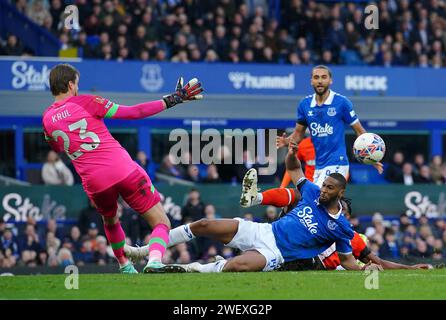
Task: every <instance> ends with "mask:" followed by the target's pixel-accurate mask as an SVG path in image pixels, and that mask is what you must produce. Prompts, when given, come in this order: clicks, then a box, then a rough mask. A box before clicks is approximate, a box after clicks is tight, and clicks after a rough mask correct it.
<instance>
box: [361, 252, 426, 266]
mask: <svg viewBox="0 0 446 320" xmlns="http://www.w3.org/2000/svg"><path fill="white" fill-rule="evenodd" d="M360 260H361V261H362V262H364V263H370V262H372V263H375V264H379V265H381V266H382V267H383V268H384V269H432V268H433V267H432V265H430V264H426V263H421V264H415V265H412V266H410V265H407V264H402V263H396V262H392V261H389V260H385V259H382V258H380V257H378V256H377V255H375V254H374V253H373V252H369V254H367V255H366V256H364V257H362V258H361V259H360Z"/></svg>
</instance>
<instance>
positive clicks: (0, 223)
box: [0, 217, 6, 237]
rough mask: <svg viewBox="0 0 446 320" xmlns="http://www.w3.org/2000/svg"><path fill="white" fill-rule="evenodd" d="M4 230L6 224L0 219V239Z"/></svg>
mask: <svg viewBox="0 0 446 320" xmlns="http://www.w3.org/2000/svg"><path fill="white" fill-rule="evenodd" d="M5 230H6V223H5V220H3V217H0V237H2V236H3V233H4V232H5Z"/></svg>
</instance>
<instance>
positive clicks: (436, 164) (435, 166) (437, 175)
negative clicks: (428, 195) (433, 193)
mask: <svg viewBox="0 0 446 320" xmlns="http://www.w3.org/2000/svg"><path fill="white" fill-rule="evenodd" d="M429 166H430V171H431V177H432V181H433V182H434V183H435V184H439V185H441V184H444V183H445V182H446V181H445V180H444V179H443V176H442V174H441V171H442V167H443V166H444V163H443V159H442V157H441V156H440V155H435V156H434V157H433V158H432V161H431V163H430V165H429Z"/></svg>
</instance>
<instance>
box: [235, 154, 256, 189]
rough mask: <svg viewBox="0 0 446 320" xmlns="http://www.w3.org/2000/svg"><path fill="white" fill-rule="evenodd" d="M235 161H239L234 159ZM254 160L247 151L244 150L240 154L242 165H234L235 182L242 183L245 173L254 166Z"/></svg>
mask: <svg viewBox="0 0 446 320" xmlns="http://www.w3.org/2000/svg"><path fill="white" fill-rule="evenodd" d="M237 161H240V160H239V159H236V163H237ZM255 162H256V161H255V158H254V155H253V154H252V153H251V152H250V151H249V150H245V151H243V154H242V163H241V164H235V165H234V166H235V170H236V172H237V181H238V182H242V181H243V177H244V176H245V173H246V172H247V171H248V170H249V169H251V168H253V167H254V166H255ZM239 163H240V162H239Z"/></svg>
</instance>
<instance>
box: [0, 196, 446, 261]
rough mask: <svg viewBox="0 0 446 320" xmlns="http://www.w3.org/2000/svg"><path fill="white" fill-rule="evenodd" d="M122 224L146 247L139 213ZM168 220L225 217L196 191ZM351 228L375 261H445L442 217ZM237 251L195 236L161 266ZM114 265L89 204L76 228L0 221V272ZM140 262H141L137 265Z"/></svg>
mask: <svg viewBox="0 0 446 320" xmlns="http://www.w3.org/2000/svg"><path fill="white" fill-rule="evenodd" d="M118 215H119V216H120V220H121V224H122V226H123V229H124V231H125V233H126V236H127V239H126V242H127V243H128V244H130V245H139V246H141V245H144V244H147V243H148V241H149V237H150V232H151V230H150V229H149V227H148V225H147V223H145V221H144V220H143V218H141V217H140V215H139V214H138V213H136V212H135V211H133V210H132V209H131V208H129V207H128V206H127V205H126V204H125V203H124V202H122V203H120V205H119V209H118ZM278 215H279V209H278V208H275V207H272V206H267V207H265V210H264V215H263V217H262V218H257V217H256V216H254V215H253V214H251V213H245V214H244V216H243V218H244V219H246V220H251V221H256V222H266V223H271V222H273V221H275V220H276V219H277V218H278ZM169 218H170V219H171V223H172V227H176V226H178V225H180V224H183V223H189V222H192V221H197V220H199V219H202V218H207V219H216V218H224V217H222V216H221V215H220V214H219V213H218V212H217V211H216V209H215V206H214V205H213V204H211V203H206V201H205V199H201V196H200V193H199V191H197V190H196V189H191V190H190V191H189V192H188V194H187V195H185V203H184V205H183V207H182V209H181V218H180V219H179V220H174V219H172V217H169ZM350 222H351V223H352V225H353V229H354V230H355V231H357V232H359V233H362V234H365V235H366V236H367V238H368V239H369V243H368V245H369V248H370V249H371V251H372V252H373V253H375V254H376V255H378V256H379V257H382V258H385V259H390V260H400V261H401V260H402V261H405V262H407V263H414V262H416V261H420V259H429V260H430V261H432V262H433V263H435V262H442V261H444V259H445V258H446V256H445V254H446V251H445V246H446V221H445V219H443V218H437V219H428V218H427V217H426V216H421V217H420V218H419V219H414V218H410V217H408V216H407V215H406V214H401V216H400V217H399V219H389V218H388V217H387V218H386V219H384V217H383V216H382V215H381V214H380V213H375V214H374V215H373V217H372V220H371V221H370V222H368V223H359V218H358V216H356V215H355V213H354V212H352V216H351V218H350ZM237 253H238V252H237V251H236V250H233V249H231V248H229V247H225V246H223V245H221V244H220V243H218V242H215V241H213V240H209V239H205V238H201V237H198V238H196V239H194V240H193V241H191V242H188V243H187V244H180V245H177V246H175V247H172V248H170V249H168V251H167V253H166V255H165V257H164V262H166V263H190V262H192V261H197V260H198V261H201V262H208V261H213V259H215V256H216V255H221V256H223V257H225V258H230V257H233V256H234V255H236V254H237ZM110 263H115V264H116V262H115V258H114V256H113V252H112V250H111V247H110V246H109V245H107V240H106V238H105V234H104V229H103V224H102V220H101V217H100V215H99V214H98V213H97V212H96V210H95V208H94V207H93V206H91V205H90V206H89V207H88V208H87V209H84V210H83V211H82V212H80V214H79V219H78V221H77V222H76V223H75V224H72V225H69V224H63V223H61V224H58V223H57V222H56V220H54V219H50V220H48V221H47V222H46V223H43V224H42V223H37V222H36V221H35V220H34V219H33V218H28V221H27V222H26V223H21V224H16V225H13V224H11V225H8V224H7V223H5V222H4V221H3V220H0V268H11V267H14V266H28V267H35V266H50V267H55V266H67V265H70V264H76V265H78V266H82V265H86V264H96V265H106V264H110ZM143 263H144V262H143V261H142V262H141V264H143Z"/></svg>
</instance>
